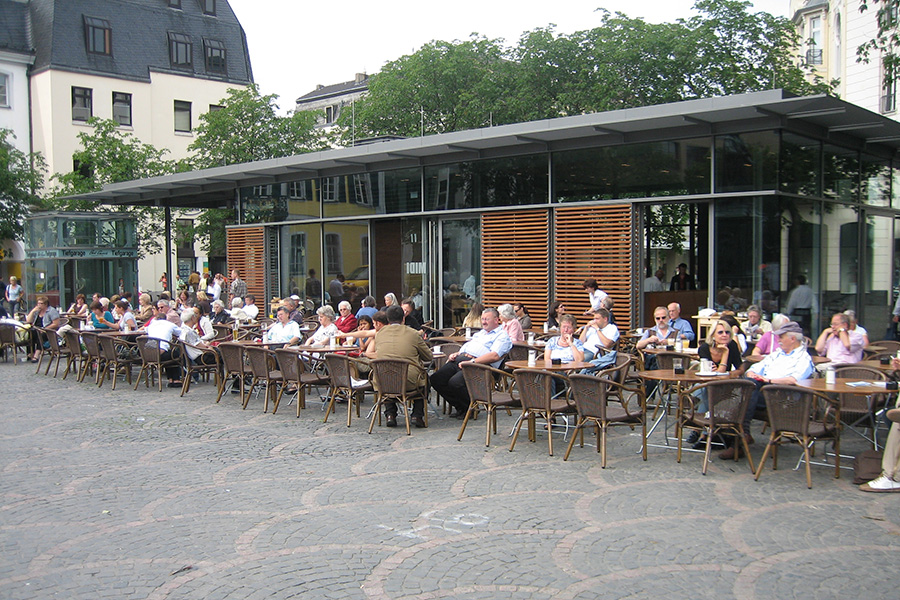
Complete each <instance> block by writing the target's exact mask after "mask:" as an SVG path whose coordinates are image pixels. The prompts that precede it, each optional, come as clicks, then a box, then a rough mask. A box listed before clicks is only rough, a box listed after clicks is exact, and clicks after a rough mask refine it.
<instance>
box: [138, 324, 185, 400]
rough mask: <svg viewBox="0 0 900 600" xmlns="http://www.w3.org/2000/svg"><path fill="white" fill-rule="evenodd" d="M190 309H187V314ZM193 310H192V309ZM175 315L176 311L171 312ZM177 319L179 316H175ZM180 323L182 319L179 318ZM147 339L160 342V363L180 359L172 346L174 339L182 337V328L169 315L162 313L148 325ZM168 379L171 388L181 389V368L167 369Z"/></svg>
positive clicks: (174, 366) (177, 366)
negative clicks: (169, 318) (170, 319)
mask: <svg viewBox="0 0 900 600" xmlns="http://www.w3.org/2000/svg"><path fill="white" fill-rule="evenodd" d="M187 310H189V309H185V312H187ZM191 310H192V309H191ZM170 313H171V314H174V313H175V311H174V310H173V311H170ZM175 316H176V317H177V316H178V315H175ZM178 321H179V323H180V322H181V318H180V317H178ZM146 330H147V337H151V338H153V339H155V340H159V351H160V361H162V362H165V361H167V360H169V359H172V358H178V357H179V356H180V354H181V352H180V350H179V349H178V347H177V346H172V338H173V337H180V336H181V327H179V326H178V325H176V324H175V323H173V322H172V321H169V320H168V315H167V314H164V313H160V314H158V315H157V316H156V318H155V319H152V320H151V321H150V322H149V323H147V325H146ZM166 377H167V378H168V379H169V383H168V384H167V385H168V386H169V387H181V366H180V365H169V366H167V367H166Z"/></svg>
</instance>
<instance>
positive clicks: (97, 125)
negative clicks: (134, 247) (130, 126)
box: [49, 117, 185, 255]
mask: <svg viewBox="0 0 900 600" xmlns="http://www.w3.org/2000/svg"><path fill="white" fill-rule="evenodd" d="M88 125H90V126H91V127H93V130H92V131H91V132H89V133H88V132H82V133H79V134H78V141H79V142H81V149H80V150H78V151H77V152H75V153H74V154H73V155H72V158H73V160H74V161H76V163H77V164H80V165H82V168H81V169H80V170H79V171H73V172H71V173H56V174H54V175H53V177H52V178H51V179H53V180H54V181H56V183H57V185H56V187H55V188H54V190H53V192H52V195H51V197H50V198H49V203H50V205H51V206H52V207H53V208H56V209H57V210H75V211H98V210H107V211H117V212H127V213H129V214H131V215H132V216H134V217H135V218H136V219H137V230H138V232H139V251H140V253H141V255H144V254H153V253H158V252H160V251H161V250H162V245H161V243H160V240H161V239H163V234H164V233H165V224H164V222H163V218H162V210H161V209H159V208H153V207H135V206H120V207H115V208H109V207H103V206H98V205H97V204H96V203H94V202H91V201H86V200H73V199H69V198H66V197H67V196H72V195H76V194H84V193H87V192H93V191H97V190H100V189H101V188H102V187H103V186H104V185H106V184H108V183H118V182H120V181H130V180H132V179H142V178H145V177H155V176H158V175H166V174H169V173H175V172H177V171H180V170H184V168H185V165H183V164H181V163H178V162H176V161H174V160H171V159H167V158H166V157H165V156H166V154H168V152H169V151H168V150H159V149H157V148H155V147H153V146H152V145H150V144H145V143H144V142H142V141H140V140H139V139H137V138H136V137H135V136H133V135H132V134H131V133H128V132H123V131H122V130H121V128H120V127H119V125H118V123H116V122H115V121H113V120H111V119H98V118H96V117H94V118H92V119H90V120H89V121H88Z"/></svg>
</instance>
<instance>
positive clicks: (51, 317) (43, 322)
mask: <svg viewBox="0 0 900 600" xmlns="http://www.w3.org/2000/svg"><path fill="white" fill-rule="evenodd" d="M25 322H26V323H31V324H32V325H34V326H36V327H42V328H44V329H50V330H53V331H55V330H57V329H59V327H60V324H61V322H62V321H61V320H60V318H59V311H58V310H56V309H55V308H53V307H52V306H50V300H49V299H48V298H47V296H38V297H37V304H35V305H34V308H32V309H31V311H29V313H28V315H27V316H26V317H25ZM31 336H32V339H31V346H32V348H33V352H34V354H33V355H32V356H30V357H29V360H31V362H38V361H39V360H40V358H41V353H42V352H43V351H44V349H45V348H50V342H46V341H42V340H41V338H40V335H39V334H38V332H37V330H36V329H32V330H31Z"/></svg>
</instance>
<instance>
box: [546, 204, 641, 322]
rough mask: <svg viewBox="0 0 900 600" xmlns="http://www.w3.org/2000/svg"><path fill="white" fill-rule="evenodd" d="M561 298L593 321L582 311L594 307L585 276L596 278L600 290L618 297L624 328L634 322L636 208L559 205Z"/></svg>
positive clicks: (557, 246) (558, 283) (583, 319)
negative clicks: (634, 222) (633, 247)
mask: <svg viewBox="0 0 900 600" xmlns="http://www.w3.org/2000/svg"><path fill="white" fill-rule="evenodd" d="M554 228H555V236H554V251H555V253H556V263H555V267H556V271H555V273H556V277H555V279H556V299H557V300H560V301H562V302H563V304H564V305H565V306H566V309H567V310H566V312H568V313H571V314H574V315H577V316H578V322H579V323H585V322H587V317H582V316H581V313H583V312H584V311H585V310H587V309H588V308H589V307H590V305H589V302H588V297H587V292H585V291H584V289H582V284H583V283H584V280H585V279H591V278H593V279H596V280H597V284H598V285H599V286H600V289H601V290H603V291H605V292H606V293H607V294H609V295H610V296H612V299H613V301H614V302H615V305H614V307H613V312H614V313H615V316H616V323H617V324H618V326H619V329H622V330H624V329H627V328H629V327H631V326H632V321H633V317H632V315H633V312H634V306H633V294H632V290H633V289H638V288H637V286H638V284H637V283H636V282H635V281H634V279H633V278H634V277H635V275H633V273H636V271H633V270H632V252H633V250H632V237H633V236H632V207H631V206H630V205H627V204H616V205H610V206H597V207H590V208H587V207H580V208H559V209H557V210H556V213H555V226H554Z"/></svg>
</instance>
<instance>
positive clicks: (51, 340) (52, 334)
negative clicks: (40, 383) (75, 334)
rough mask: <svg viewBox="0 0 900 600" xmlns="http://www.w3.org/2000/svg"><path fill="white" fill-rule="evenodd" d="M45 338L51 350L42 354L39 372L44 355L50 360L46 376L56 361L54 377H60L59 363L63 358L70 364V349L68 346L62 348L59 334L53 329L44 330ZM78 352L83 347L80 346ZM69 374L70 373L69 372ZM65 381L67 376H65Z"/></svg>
mask: <svg viewBox="0 0 900 600" xmlns="http://www.w3.org/2000/svg"><path fill="white" fill-rule="evenodd" d="M43 333H44V338H45V339H46V340H47V343H48V344H49V345H50V348H49V349H47V350H45V351H44V352H42V353H41V359H40V361H38V370H39V371H40V367H41V361H43V360H44V354H46V355H48V357H49V359H48V360H47V368H46V369H44V375H47V374H48V373H50V367H52V366H53V360H54V359H56V370H55V371H53V377H56V376H57V375H59V363H60V361H62V359H63V357H65V358H66V364H67V365H68V363H69V354H70V351H69V348H68V346H62V345H60V343H59V334H58V333H57V332H56V331H54V330H52V329H44V330H43ZM78 351H79V352H81V347H80V346H79V348H78ZM67 372H68V371H67ZM63 379H65V376H63Z"/></svg>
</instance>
